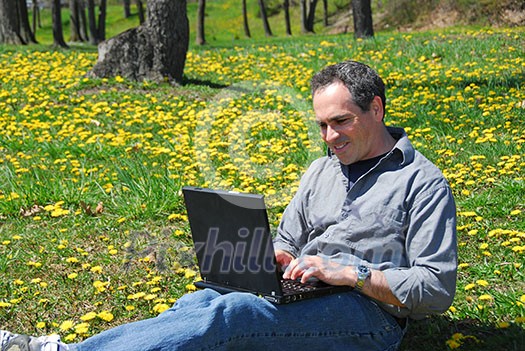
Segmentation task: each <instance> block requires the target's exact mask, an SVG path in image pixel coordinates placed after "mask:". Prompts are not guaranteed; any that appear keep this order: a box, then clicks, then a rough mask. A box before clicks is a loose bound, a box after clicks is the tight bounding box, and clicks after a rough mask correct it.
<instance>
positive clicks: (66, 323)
mask: <svg viewBox="0 0 525 351" xmlns="http://www.w3.org/2000/svg"><path fill="white" fill-rule="evenodd" d="M74 325H75V323H74V322H73V321H70V320H67V321H64V322H62V324H60V327H59V329H60V331H63V332H64V331H66V330H69V329H71V328H73V326H74Z"/></svg>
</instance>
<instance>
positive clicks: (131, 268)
mask: <svg viewBox="0 0 525 351" xmlns="http://www.w3.org/2000/svg"><path fill="white" fill-rule="evenodd" d="M192 6H193V5H190V9H191V10H190V13H191V11H194V8H193V9H192ZM213 6H218V5H213ZM212 10H213V11H219V10H216V9H213V7H212V6H211V5H210V9H209V11H210V13H211V11H212ZM111 11H114V14H112V15H111V19H113V18H115V19H117V18H119V16H121V15H120V11H121V8H120V7H118V8H116V9H112V10H111ZM222 11H225V12H232V10H229V9H224V8H223V9H222ZM111 13H113V12H111ZM211 17H212V16H210V19H209V22H208V23H213V22H212V19H211ZM190 18H191V15H190ZM135 20H136V18H135V19H133V18H132V19H130V22H129V24H132V23H133V21H135ZM109 22H112V20H110V21H109ZM116 22H122V21H120V20H119V21H115V23H116ZM137 22H138V21H137ZM229 22H233V20H232V21H229ZM126 26H127V24H126V25H123V24H122V23H120V24H119V27H118V28H119V29H123V28H124V27H126ZM210 26H211V24H210ZM109 28H112V26H109V27H108V32H111V31H113V30H114V29H109ZM115 28H116V27H115ZM216 28H219V27H216ZM276 28H277V27H276ZM239 29H240V28H239ZM272 29H273V28H272ZM43 31H44V30H43ZM115 32H117V30H115ZM219 32H220V33H219ZM219 32H217V34H210V35H209V39H210V44H209V45H207V46H205V47H192V48H191V49H190V52H189V54H188V59H187V65H186V68H185V83H184V84H183V85H182V86H178V87H174V86H168V85H164V84H153V83H148V82H130V81H125V80H123V79H121V78H120V77H117V78H112V79H86V78H84V74H85V73H86V72H87V71H88V70H89V69H90V67H92V66H93V64H94V63H95V61H96V51H95V50H94V48H90V47H89V46H85V45H75V46H73V49H71V50H48V49H49V46H48V44H46V42H45V40H44V36H42V37H41V38H39V37H38V33H37V38H38V39H39V41H40V42H41V43H42V44H41V45H38V46H36V45H35V46H29V47H11V46H3V47H0V80H1V86H0V273H1V274H2V277H3V279H2V280H0V328H1V329H9V330H15V331H19V332H25V333H31V334H42V333H51V332H59V333H60V334H62V335H64V336H65V337H66V338H67V340H71V341H79V340H81V339H83V338H85V337H87V336H89V335H92V334H94V333H97V332H99V331H101V330H105V329H108V328H110V327H112V326H114V325H118V324H122V323H125V322H129V321H133V320H138V319H143V318H147V317H151V316H155V315H157V314H158V313H159V312H160V311H162V310H163V309H164V308H166V306H169V305H171V303H173V301H175V300H176V299H177V298H178V297H180V296H181V295H182V294H183V293H186V292H187V291H191V290H193V288H194V287H193V286H192V283H193V282H194V279H195V267H194V264H193V260H192V254H191V249H190V248H189V247H190V246H191V245H190V240H189V236H188V235H189V228H188V225H187V219H186V216H185V210H184V207H183V204H182V199H181V196H180V188H181V186H182V185H185V184H190V185H201V186H213V187H220V188H228V189H239V190H244V191H251V192H261V193H264V194H265V195H266V197H267V200H268V204H269V206H270V207H271V210H270V221H271V224H272V227H273V228H275V226H276V225H277V223H278V220H279V218H280V215H281V213H282V211H283V209H284V207H285V206H286V204H287V203H288V202H289V200H290V198H291V196H292V195H293V194H294V192H295V190H296V187H297V185H298V181H299V177H300V175H301V173H302V172H303V171H304V170H305V169H306V167H307V166H308V164H309V163H310V162H311V161H312V160H313V159H315V158H316V157H318V156H319V155H322V154H323V152H324V151H323V150H324V147H323V145H322V143H321V141H320V140H319V139H320V138H319V136H318V132H317V130H316V127H315V123H313V119H312V118H313V112H312V110H311V99H310V97H309V92H308V81H309V78H310V77H311V75H312V73H313V72H314V71H316V70H318V69H319V68H321V67H323V66H325V65H326V64H328V63H333V62H337V61H340V60H344V59H348V58H353V59H357V60H361V61H364V62H367V63H368V64H370V65H371V66H373V67H374V68H376V69H377V70H378V71H379V72H380V73H381V75H382V76H383V77H384V78H385V81H386V82H387V85H388V97H389V100H388V103H387V117H386V120H387V123H388V124H392V125H399V126H403V127H405V128H406V129H407V131H408V134H409V136H410V138H411V140H412V142H413V143H414V145H416V147H417V148H418V149H419V150H420V151H421V152H422V153H423V154H425V155H426V156H427V157H428V158H429V159H431V160H432V161H433V162H435V163H436V164H437V165H438V166H439V167H440V168H441V169H442V171H443V173H444V174H445V176H446V177H447V179H448V180H449V182H450V184H451V186H452V188H453V191H454V194H455V197H456V201H457V206H458V235H459V250H460V251H459V261H460V264H461V266H460V267H461V268H460V270H459V275H458V284H457V295H456V299H455V301H454V304H453V308H452V309H451V310H450V311H448V312H447V313H445V314H444V315H442V316H437V317H433V318H431V319H430V320H425V321H415V322H413V323H411V324H410V327H409V330H408V335H407V337H406V339H405V341H404V342H403V347H402V349H403V350H421V349H424V348H431V347H433V348H437V349H439V350H446V349H448V348H450V347H451V346H454V345H456V346H457V345H460V346H459V349H460V350H520V348H522V345H523V342H524V341H525V340H524V335H525V331H524V323H525V321H524V318H525V307H524V304H525V283H524V281H525V279H524V263H525V259H524V253H525V249H524V247H525V244H524V240H525V239H524V238H525V220H524V216H525V203H524V200H523V199H524V191H523V189H524V180H523V175H524V166H525V152H524V151H523V150H524V149H523V144H524V142H525V129H524V124H523V120H524V118H525V105H524V104H525V103H524V102H525V90H524V86H523V85H524V82H525V61H524V59H523V57H525V53H524V49H523V48H524V47H525V45H524V44H525V42H524V41H525V40H524V38H525V36H524V30H523V29H522V28H514V29H490V28H481V29H471V28H452V29H447V30H441V31H427V32H417V33H411V34H408V33H395V32H392V33H385V32H380V33H377V35H376V37H375V38H374V39H373V40H367V41H356V40H354V39H353V38H352V36H351V34H350V35H340V36H331V35H317V36H312V35H308V36H299V35H297V36H295V35H294V36H293V37H286V36H282V35H281V36H276V37H275V38H264V37H263V36H261V37H259V38H254V39H252V40H245V39H242V38H239V39H236V38H235V34H233V31H232V32H229V31H228V30H226V29H225V30H224V32H222V31H219ZM276 32H277V30H276ZM213 36H215V38H213ZM90 312H93V313H94V314H90ZM107 312H110V313H111V316H113V318H110V317H109V315H108V313H107ZM93 316H94V317H93ZM91 317H93V318H92V319H90V318H91ZM86 323H87V324H86ZM454 342H456V343H457V344H454ZM447 343H448V344H447ZM447 345H450V346H447Z"/></svg>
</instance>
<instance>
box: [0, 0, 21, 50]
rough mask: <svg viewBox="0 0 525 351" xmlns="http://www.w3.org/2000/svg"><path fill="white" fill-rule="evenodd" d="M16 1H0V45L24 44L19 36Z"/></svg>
mask: <svg viewBox="0 0 525 351" xmlns="http://www.w3.org/2000/svg"><path fill="white" fill-rule="evenodd" d="M17 1H18V0H2V1H0V43H2V44H15V45H24V44H26V43H25V42H24V40H23V39H22V37H21V36H20V26H19V22H18V10H17Z"/></svg>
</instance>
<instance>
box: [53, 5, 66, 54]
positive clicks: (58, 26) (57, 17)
mask: <svg viewBox="0 0 525 351" xmlns="http://www.w3.org/2000/svg"><path fill="white" fill-rule="evenodd" d="M51 17H52V20H53V45H54V46H59V47H63V48H67V47H68V46H67V44H66V42H65V41H64V33H63V31H62V14H61V13H60V0H53V1H52V2H51Z"/></svg>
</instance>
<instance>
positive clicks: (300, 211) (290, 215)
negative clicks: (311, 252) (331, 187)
mask: <svg viewBox="0 0 525 351" xmlns="http://www.w3.org/2000/svg"><path fill="white" fill-rule="evenodd" d="M322 161H323V160H321V159H318V160H315V161H314V162H312V164H311V165H310V167H309V168H308V170H307V171H306V172H305V174H304V175H303V176H302V177H301V182H300V184H299V189H298V190H297V192H296V194H295V195H294V197H293V198H292V201H290V203H289V204H288V206H287V207H286V209H285V210H284V213H283V216H282V218H281V221H280V223H279V227H278V228H277V235H276V237H275V239H274V248H275V249H276V250H284V251H288V252H289V253H291V254H292V255H293V256H294V257H298V256H299V255H300V253H301V249H302V248H303V247H304V246H305V245H306V243H307V241H308V238H309V234H310V230H311V225H309V223H308V221H307V218H308V213H307V211H308V210H309V203H308V201H309V199H310V196H309V194H310V192H311V191H312V189H313V184H315V183H316V180H317V179H318V178H319V174H320V171H321V170H322V169H323V163H322Z"/></svg>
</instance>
